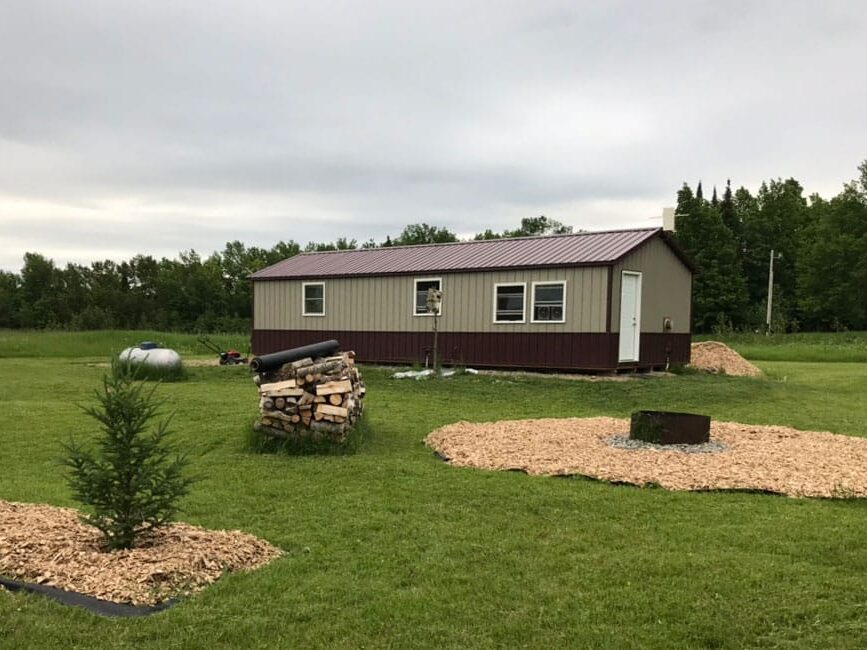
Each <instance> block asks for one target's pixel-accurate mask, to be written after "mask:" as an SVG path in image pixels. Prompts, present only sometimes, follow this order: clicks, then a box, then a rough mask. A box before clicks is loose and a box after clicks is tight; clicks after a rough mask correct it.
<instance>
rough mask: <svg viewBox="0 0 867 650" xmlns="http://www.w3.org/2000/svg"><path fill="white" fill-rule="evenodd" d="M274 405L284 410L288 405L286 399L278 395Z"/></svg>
mask: <svg viewBox="0 0 867 650" xmlns="http://www.w3.org/2000/svg"><path fill="white" fill-rule="evenodd" d="M274 406H275V407H277V408H278V409H280V410H281V411H282V410H283V409H284V408H285V407H286V400H285V399H283V398H282V397H278V398H277V399H275V400H274Z"/></svg>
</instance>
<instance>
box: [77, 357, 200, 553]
mask: <svg viewBox="0 0 867 650" xmlns="http://www.w3.org/2000/svg"><path fill="white" fill-rule="evenodd" d="M156 388H157V386H153V387H151V388H150V390H148V391H145V390H144V384H143V383H142V382H140V381H137V380H136V379H135V377H134V372H133V371H132V370H131V368H130V366H129V364H124V363H122V362H119V361H116V360H115V361H113V362H112V372H111V374H110V375H106V376H105V377H104V378H103V382H102V390H101V391H99V390H98V391H96V397H97V400H98V404H97V405H96V406H90V407H86V408H84V411H85V412H86V413H87V414H88V415H90V416H92V417H93V418H94V419H96V420H97V421H98V422H99V423H100V424H101V425H102V426H101V428H102V435H101V437H100V438H99V439H98V442H97V447H96V450H95V451H93V450H90V449H87V448H84V447H82V446H81V445H80V444H79V443H77V442H76V441H75V440H72V441H71V442H70V443H69V444H68V445H65V449H66V452H67V456H66V458H65V459H64V464H65V465H66V466H67V467H68V468H69V470H70V475H69V479H68V480H69V485H70V487H71V488H72V490H73V493H74V495H75V498H76V499H77V500H78V501H80V502H81V503H83V504H85V505H87V506H90V507H91V508H92V509H93V513H92V514H87V515H85V516H84V517H83V519H84V521H85V522H86V523H88V524H90V525H92V526H95V527H96V528H98V529H99V530H100V531H102V533H103V535H105V541H106V544H107V546H108V547H109V548H111V549H121V548H131V547H132V546H133V545H134V544H135V542H136V540H137V539H138V538H139V537H140V536H141V535H143V534H144V533H147V532H148V531H151V530H154V529H155V528H158V527H159V526H163V525H165V524H167V523H168V522H170V521H171V519H172V517H173V516H174V515H175V513H176V512H177V510H178V507H177V503H178V501H179V500H180V498H181V497H183V496H184V495H186V494H187V493H188V492H189V488H190V485H191V484H192V483H193V480H194V479H192V478H190V477H188V476H185V473H184V470H185V469H186V467H187V465H188V461H187V458H186V456H184V455H181V454H177V453H176V452H175V451H174V449H173V448H172V447H171V446H170V445H169V444H168V442H167V437H168V436H169V435H170V433H169V430H168V426H169V420H170V418H167V419H165V420H163V421H161V422H160V423H159V424H157V425H156V426H155V427H153V428H152V430H151V431H150V432H149V433H148V432H147V429H148V428H149V425H150V423H151V421H152V420H153V419H154V418H155V417H156V416H157V415H158V414H159V408H160V406H161V403H160V402H159V401H157V400H156V399H155V398H154V392H155V390H156Z"/></svg>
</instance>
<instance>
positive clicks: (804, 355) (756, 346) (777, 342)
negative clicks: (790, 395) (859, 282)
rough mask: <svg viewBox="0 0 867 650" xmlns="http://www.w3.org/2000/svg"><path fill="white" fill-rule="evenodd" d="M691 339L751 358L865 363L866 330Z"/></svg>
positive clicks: (729, 335) (866, 360) (756, 359)
mask: <svg viewBox="0 0 867 650" xmlns="http://www.w3.org/2000/svg"><path fill="white" fill-rule="evenodd" d="M695 340H696V341H701V340H713V341H723V342H724V343H727V344H728V345H730V346H731V347H733V348H734V349H735V350H737V351H738V352H740V353H741V354H742V355H743V356H745V357H746V358H747V359H752V360H755V361H800V362H803V361H815V362H818V363H830V362H843V363H846V362H848V363H852V362H854V363H865V362H867V332H835V333H830V332H827V333H821V332H807V333H803V334H774V335H771V336H765V335H764V334H726V335H720V336H713V335H702V336H696V337H695Z"/></svg>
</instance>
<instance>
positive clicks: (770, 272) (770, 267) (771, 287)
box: [765, 248, 783, 336]
mask: <svg viewBox="0 0 867 650" xmlns="http://www.w3.org/2000/svg"><path fill="white" fill-rule="evenodd" d="M782 256H783V255H782V254H780V255H777V259H780V258H781V257H782ZM773 304H774V249H773V248H772V249H771V259H770V261H769V262H768V312H767V314H766V315H765V325H767V329H766V330H765V336H770V335H771V312H772V309H773Z"/></svg>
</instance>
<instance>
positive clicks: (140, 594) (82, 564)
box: [0, 500, 283, 605]
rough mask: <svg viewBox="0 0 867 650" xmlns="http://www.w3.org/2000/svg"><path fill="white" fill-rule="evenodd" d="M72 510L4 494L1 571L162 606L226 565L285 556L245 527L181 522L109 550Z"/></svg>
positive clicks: (234, 567)
mask: <svg viewBox="0 0 867 650" xmlns="http://www.w3.org/2000/svg"><path fill="white" fill-rule="evenodd" d="M78 517H79V513H78V511H77V510H74V509H72V508H57V507H54V506H49V505H44V504H29V503H14V502H10V501H2V500H0V574H3V575H5V576H8V577H10V578H14V579H17V580H22V581H25V582H32V583H37V584H41V585H48V586H51V587H57V588H59V589H66V590H68V591H77V592H79V593H84V594H88V595H90V596H94V597H96V598H102V599H104V600H111V601H114V602H119V603H132V604H135V605H155V604H157V603H159V602H161V601H163V600H167V599H169V598H172V597H175V596H182V595H188V594H191V593H194V592H196V591H200V590H202V589H204V588H205V586H207V585H209V584H210V583H212V582H214V581H215V580H217V579H218V578H219V577H220V576H221V575H222V574H223V573H224V572H226V571H249V570H252V569H256V568H258V567H261V566H263V565H265V564H267V563H268V562H270V561H271V560H273V559H275V558H277V557H279V556H280V555H282V553H283V552H282V551H281V550H280V549H278V548H276V547H274V546H271V545H270V544H269V543H268V542H266V541H264V540H261V539H259V538H257V537H254V536H253V535H249V534H247V533H242V532H240V531H225V530H208V529H205V528H199V527H197V526H191V525H189V524H183V523H175V524H171V525H169V526H167V527H165V528H164V529H162V530H158V531H157V532H156V533H154V534H153V535H152V536H151V537H150V538H149V539H148V540H147V542H146V543H144V544H142V545H141V546H140V547H138V548H134V549H130V550H125V551H114V552H110V553H109V552H106V551H103V550H101V548H100V542H101V534H100V532H99V531H98V530H96V529H95V528H93V527H91V526H86V525H84V524H82V523H81V521H79V518H78Z"/></svg>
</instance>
